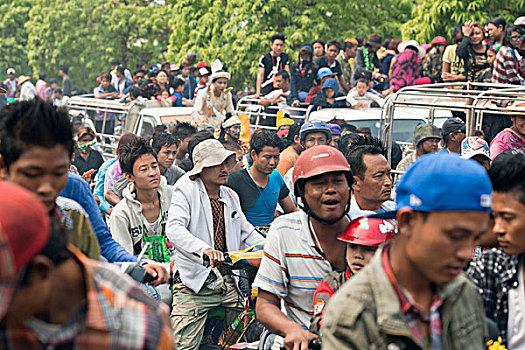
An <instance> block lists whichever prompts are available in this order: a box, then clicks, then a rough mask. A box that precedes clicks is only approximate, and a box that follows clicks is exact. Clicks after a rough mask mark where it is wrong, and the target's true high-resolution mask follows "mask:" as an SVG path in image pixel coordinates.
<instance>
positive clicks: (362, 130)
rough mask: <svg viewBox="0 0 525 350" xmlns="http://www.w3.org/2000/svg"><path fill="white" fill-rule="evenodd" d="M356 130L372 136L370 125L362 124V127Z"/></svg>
mask: <svg viewBox="0 0 525 350" xmlns="http://www.w3.org/2000/svg"><path fill="white" fill-rule="evenodd" d="M356 132H358V133H361V134H365V135H368V136H372V130H370V128H369V127H368V126H361V127H359V128H357V129H356Z"/></svg>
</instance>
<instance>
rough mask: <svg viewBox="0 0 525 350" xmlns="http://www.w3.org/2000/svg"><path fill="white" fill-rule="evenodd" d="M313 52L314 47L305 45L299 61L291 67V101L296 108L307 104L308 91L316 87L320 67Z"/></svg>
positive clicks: (300, 52) (302, 47)
mask: <svg viewBox="0 0 525 350" xmlns="http://www.w3.org/2000/svg"><path fill="white" fill-rule="evenodd" d="M313 50H314V49H313V47H312V45H310V44H303V45H302V46H301V49H300V50H299V59H298V60H297V61H295V62H294V63H292V65H291V66H290V73H291V74H290V75H291V79H290V81H291V94H290V95H291V97H290V101H291V104H292V106H294V107H298V106H299V103H301V102H305V100H306V97H307V96H308V91H310V89H311V88H312V87H314V85H315V79H316V78H317V70H318V69H319V67H318V66H317V64H315V62H314V61H313ZM323 50H324V45H323Z"/></svg>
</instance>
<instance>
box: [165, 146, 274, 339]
mask: <svg viewBox="0 0 525 350" xmlns="http://www.w3.org/2000/svg"><path fill="white" fill-rule="evenodd" d="M192 160H193V165H194V166H193V169H192V170H190V171H189V172H188V173H186V175H184V176H183V177H181V178H180V180H179V181H177V184H176V185H175V187H174V189H173V195H172V198H171V205H170V209H169V214H168V222H167V226H166V233H167V236H168V238H169V240H170V242H171V243H173V245H174V246H175V249H176V251H175V264H176V265H177V267H178V272H177V273H176V274H175V276H174V282H175V283H174V285H173V309H172V312H171V319H172V321H173V328H174V335H175V338H176V342H177V349H197V348H198V347H199V344H200V343H201V340H202V336H203V332H204V325H205V323H206V318H207V316H208V311H209V310H211V309H213V308H215V307H217V306H219V305H223V306H224V307H226V309H227V312H228V313H235V312H240V311H242V298H241V297H240V296H239V293H238V292H237V286H236V285H235V284H236V279H235V278H234V277H233V276H232V275H229V274H226V275H224V276H223V275H222V274H221V273H220V272H219V271H218V270H217V269H213V270H212V271H210V269H209V268H206V267H204V266H203V255H207V256H208V257H209V258H210V263H211V267H212V268H216V267H220V265H221V264H222V263H223V262H224V253H225V252H228V251H236V250H240V249H245V248H248V247H250V246H252V245H254V244H259V243H262V242H263V241H264V239H263V237H262V236H261V235H260V234H258V233H257V232H256V231H255V229H254V228H253V226H252V225H251V224H250V223H249V222H248V221H247V220H246V217H245V216H244V214H243V212H242V210H241V204H240V203H239V197H238V196H237V194H236V193H235V191H233V190H232V189H230V188H228V187H226V183H227V182H228V172H229V170H230V169H231V168H232V167H233V166H234V165H235V163H236V159H235V152H232V151H227V150H226V149H224V147H223V146H222V144H221V143H220V142H219V141H218V140H215V139H207V140H204V141H202V142H200V143H199V144H198V145H197V146H195V148H194V149H193V151H192ZM212 275H213V276H220V277H219V280H220V278H222V279H223V280H224V283H223V285H222V286H221V285H220V283H217V284H215V283H213V281H210V279H209V277H210V276H212Z"/></svg>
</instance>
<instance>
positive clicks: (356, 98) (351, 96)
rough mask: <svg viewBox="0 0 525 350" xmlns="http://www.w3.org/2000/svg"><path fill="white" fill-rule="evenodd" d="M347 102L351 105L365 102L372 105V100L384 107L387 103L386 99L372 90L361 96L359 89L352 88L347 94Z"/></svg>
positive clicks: (368, 105)
mask: <svg viewBox="0 0 525 350" xmlns="http://www.w3.org/2000/svg"><path fill="white" fill-rule="evenodd" d="M346 102H348V103H349V104H350V106H354V105H356V104H357V103H364V104H366V105H367V107H370V104H371V103H372V102H376V103H377V104H378V105H379V107H383V104H385V99H384V98H381V97H380V96H379V95H376V94H373V93H371V92H370V91H367V92H365V94H364V95H363V96H361V95H359V93H358V92H357V90H355V89H353V90H350V92H349V93H348V95H346Z"/></svg>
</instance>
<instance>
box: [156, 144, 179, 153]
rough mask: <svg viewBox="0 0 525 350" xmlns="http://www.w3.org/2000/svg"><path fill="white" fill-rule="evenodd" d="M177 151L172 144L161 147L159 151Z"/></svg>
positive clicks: (175, 146)
mask: <svg viewBox="0 0 525 350" xmlns="http://www.w3.org/2000/svg"><path fill="white" fill-rule="evenodd" d="M176 149H177V145H176V144H175V143H174V144H172V145H169V146H167V145H163V146H162V147H161V148H160V151H161V152H162V151H173V150H176Z"/></svg>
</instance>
